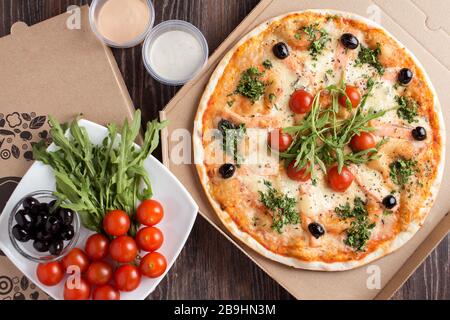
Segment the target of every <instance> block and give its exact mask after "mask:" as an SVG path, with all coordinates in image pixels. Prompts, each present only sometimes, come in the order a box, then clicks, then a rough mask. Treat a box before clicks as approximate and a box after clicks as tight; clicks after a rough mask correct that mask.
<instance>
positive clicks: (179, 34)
mask: <svg viewBox="0 0 450 320" xmlns="http://www.w3.org/2000/svg"><path fill="white" fill-rule="evenodd" d="M146 54H147V55H149V58H150V59H149V61H150V65H151V67H152V68H153V70H154V71H155V72H156V73H157V74H158V75H159V76H160V77H162V78H164V79H166V80H169V81H179V80H185V79H188V78H190V77H191V76H192V75H193V74H194V73H195V72H196V71H197V70H199V69H200V68H201V67H202V65H203V62H204V59H203V58H204V57H203V50H202V46H201V44H200V42H199V41H198V40H197V39H196V38H195V37H194V36H193V35H192V34H190V33H188V32H185V31H181V30H173V31H167V32H165V33H163V34H161V35H160V36H158V37H157V38H156V39H155V40H154V42H153V44H152V46H151V47H150V48H148V50H147V52H146Z"/></svg>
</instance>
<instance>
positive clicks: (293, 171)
mask: <svg viewBox="0 0 450 320" xmlns="http://www.w3.org/2000/svg"><path fill="white" fill-rule="evenodd" d="M307 166H309V164H308V165H307ZM307 166H306V167H305V168H301V169H299V170H297V168H296V167H295V160H293V161H292V162H291V163H289V165H288V167H287V169H286V172H287V175H288V177H289V179H291V180H295V181H301V182H306V181H308V180H310V179H311V172H309V173H306V170H307Z"/></svg>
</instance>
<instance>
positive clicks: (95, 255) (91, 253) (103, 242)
mask: <svg viewBox="0 0 450 320" xmlns="http://www.w3.org/2000/svg"><path fill="white" fill-rule="evenodd" d="M84 249H85V250H86V254H87V255H88V257H89V258H91V259H92V260H94V261H97V260H102V259H104V258H106V256H107V255H108V249H109V240H108V238H107V237H106V236H104V235H103V234H101V233H96V234H93V235H92V236H90V237H89V238H88V239H87V241H86V246H85V248H84Z"/></svg>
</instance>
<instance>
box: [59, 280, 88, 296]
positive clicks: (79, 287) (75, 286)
mask: <svg viewBox="0 0 450 320" xmlns="http://www.w3.org/2000/svg"><path fill="white" fill-rule="evenodd" d="M90 295H91V286H90V284H89V283H88V282H87V281H86V280H85V279H83V278H81V279H79V282H78V283H77V281H76V280H73V279H70V278H68V279H67V281H66V283H65V285H64V300H88V299H89V297H90Z"/></svg>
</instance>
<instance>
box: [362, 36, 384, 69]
mask: <svg viewBox="0 0 450 320" xmlns="http://www.w3.org/2000/svg"><path fill="white" fill-rule="evenodd" d="M380 54H381V46H380V44H379V43H377V47H376V48H375V49H373V50H372V49H370V48H367V47H364V46H363V45H361V50H360V51H359V53H358V59H356V61H355V63H356V66H362V65H363V64H364V63H367V64H368V65H371V66H372V67H374V68H375V69H376V70H377V71H378V73H379V74H380V75H383V74H384V67H383V65H382V64H381V63H380V61H378V56H379V55H380Z"/></svg>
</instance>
